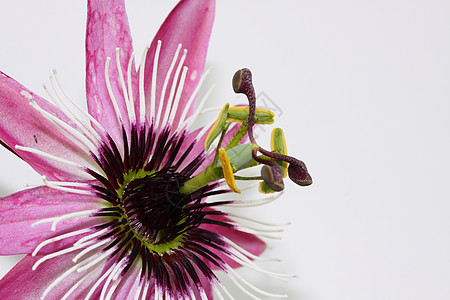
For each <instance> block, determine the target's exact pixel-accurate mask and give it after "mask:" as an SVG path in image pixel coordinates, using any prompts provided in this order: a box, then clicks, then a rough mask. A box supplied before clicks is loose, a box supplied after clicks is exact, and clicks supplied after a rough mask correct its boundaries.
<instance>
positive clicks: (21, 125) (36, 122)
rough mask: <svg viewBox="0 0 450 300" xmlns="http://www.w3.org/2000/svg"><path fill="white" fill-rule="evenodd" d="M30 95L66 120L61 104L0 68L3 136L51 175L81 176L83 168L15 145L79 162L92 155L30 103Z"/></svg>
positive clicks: (38, 167)
mask: <svg viewBox="0 0 450 300" xmlns="http://www.w3.org/2000/svg"><path fill="white" fill-rule="evenodd" d="M31 98H32V99H33V101H35V102H36V103H37V104H38V105H39V106H40V107H41V108H43V109H44V110H46V111H47V112H49V113H51V114H53V115H54V116H57V117H58V118H60V119H61V120H64V121H67V118H65V117H64V116H63V114H62V113H61V111H60V110H59V109H58V108H56V107H55V106H53V105H52V104H50V103H48V102H47V101H45V100H44V99H42V98H41V97H39V96H38V95H36V94H34V93H33V92H31V91H29V90H28V89H26V88H25V87H24V86H22V85H21V84H20V83H18V82H17V81H15V80H14V79H12V78H11V77H9V76H8V75H6V74H4V73H2V72H0V138H1V140H2V141H3V142H4V143H5V144H6V145H7V146H8V147H9V148H10V149H11V150H12V151H14V152H15V153H17V154H18V155H19V156H20V157H21V158H22V159H24V160H25V161H26V162H27V163H28V164H29V165H30V166H31V167H33V168H34V169H35V170H36V171H37V172H38V173H40V174H42V175H46V176H47V178H48V179H60V180H63V179H79V178H80V177H78V176H80V175H81V171H80V170H78V169H75V168H74V167H70V166H67V165H66V164H62V163H59V162H56V161H54V160H50V159H47V158H44V157H42V156H38V155H36V154H32V153H29V152H24V151H19V150H16V149H15V148H14V147H15V146H16V145H20V146H26V147H31V148H35V149H39V150H42V151H44V152H47V153H49V154H53V155H56V156H58V157H60V158H64V159H66V160H69V161H72V162H77V163H78V164H80V165H87V164H88V163H87V162H86V161H89V158H88V157H87V156H86V157H82V155H83V153H82V152H81V151H80V149H79V148H78V147H77V146H75V145H74V144H73V142H72V141H70V140H69V139H67V138H66V137H64V136H63V135H62V134H61V133H60V132H58V131H57V130H56V129H55V127H54V126H53V125H51V124H50V122H48V121H47V120H46V119H45V118H44V117H43V116H42V114H41V113H39V112H38V111H37V110H36V109H34V108H33V107H32V106H31V105H30V99H31Z"/></svg>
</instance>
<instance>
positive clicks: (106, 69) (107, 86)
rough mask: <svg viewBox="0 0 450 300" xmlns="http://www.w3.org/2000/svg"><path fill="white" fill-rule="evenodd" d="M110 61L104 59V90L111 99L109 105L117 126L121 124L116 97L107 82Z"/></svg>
mask: <svg viewBox="0 0 450 300" xmlns="http://www.w3.org/2000/svg"><path fill="white" fill-rule="evenodd" d="M110 61H111V57H107V58H106V63H105V82H106V89H107V90H108V94H109V98H110V99H111V103H112V105H113V107H114V112H115V113H116V117H117V121H118V123H119V125H121V124H123V122H122V115H121V113H120V109H119V105H118V104H117V101H116V97H115V96H114V92H113V90H112V87H111V81H110V80H109V63H110Z"/></svg>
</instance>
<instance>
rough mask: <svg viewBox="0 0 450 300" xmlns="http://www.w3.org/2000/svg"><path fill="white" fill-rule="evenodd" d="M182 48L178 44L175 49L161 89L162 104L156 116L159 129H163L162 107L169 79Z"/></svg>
mask: <svg viewBox="0 0 450 300" xmlns="http://www.w3.org/2000/svg"><path fill="white" fill-rule="evenodd" d="M180 49H181V44H178V47H177V49H176V50H175V54H174V56H173V59H172V63H171V64H170V66H169V69H168V70H167V74H166V78H165V80H164V84H163V88H162V91H161V98H160V105H159V107H158V115H157V116H156V125H159V126H158V128H159V130H161V127H162V126H161V124H160V118H161V112H162V109H163V106H164V105H163V104H164V103H165V97H166V90H167V85H168V84H169V79H170V76H171V75H172V71H173V68H174V67H175V63H176V61H177V59H178V54H179V53H180ZM166 109H167V108H166Z"/></svg>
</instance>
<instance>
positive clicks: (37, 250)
mask: <svg viewBox="0 0 450 300" xmlns="http://www.w3.org/2000/svg"><path fill="white" fill-rule="evenodd" d="M89 231H91V229H90V228H85V229H80V230H77V231H73V232H69V233H66V234H62V235H59V236H56V237H53V238H50V239H47V240H45V241H43V242H41V243H40V244H39V245H37V246H36V248H35V249H34V251H33V253H32V254H31V256H36V254H37V253H38V252H39V250H41V249H42V248H43V247H44V246H46V245H48V244H51V243H54V242H57V241H60V240H63V239H66V238H69V237H72V236H76V235H80V234H83V233H87V232H89Z"/></svg>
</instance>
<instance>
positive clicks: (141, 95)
mask: <svg viewBox="0 0 450 300" xmlns="http://www.w3.org/2000/svg"><path fill="white" fill-rule="evenodd" d="M148 49H149V47H148V46H147V47H145V49H144V53H142V58H141V65H140V67H139V122H140V123H141V125H143V124H145V89H144V74H145V61H146V59H147V53H148Z"/></svg>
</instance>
